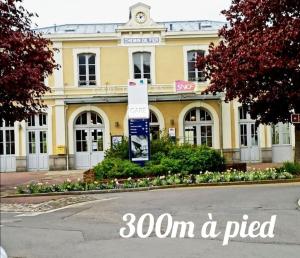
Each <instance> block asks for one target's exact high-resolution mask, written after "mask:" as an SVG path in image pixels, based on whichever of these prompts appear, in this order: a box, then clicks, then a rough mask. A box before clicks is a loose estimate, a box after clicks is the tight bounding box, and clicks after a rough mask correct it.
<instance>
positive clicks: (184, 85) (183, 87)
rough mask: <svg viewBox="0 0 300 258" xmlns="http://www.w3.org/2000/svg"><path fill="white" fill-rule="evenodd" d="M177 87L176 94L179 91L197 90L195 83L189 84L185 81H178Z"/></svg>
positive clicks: (176, 82)
mask: <svg viewBox="0 0 300 258" xmlns="http://www.w3.org/2000/svg"><path fill="white" fill-rule="evenodd" d="M175 85H176V92H178V91H194V90H195V87H196V85H195V83H193V82H187V81H183V80H176V81H175Z"/></svg>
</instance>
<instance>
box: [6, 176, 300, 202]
mask: <svg viewBox="0 0 300 258" xmlns="http://www.w3.org/2000/svg"><path fill="white" fill-rule="evenodd" d="M298 182H300V177H297V178H293V179H276V180H262V181H236V182H220V183H201V184H179V185H165V186H150V187H139V188H126V189H108V190H87V191H70V192H52V193H35V194H11V195H6V196H1V198H17V197H35V196H57V195H84V194H106V193H125V192H144V191H151V190H160V189H172V188H184V187H207V186H232V185H263V184H284V183H298ZM298 204H299V206H300V199H299V200H298Z"/></svg>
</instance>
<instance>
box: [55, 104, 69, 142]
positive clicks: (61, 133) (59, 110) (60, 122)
mask: <svg viewBox="0 0 300 258" xmlns="http://www.w3.org/2000/svg"><path fill="white" fill-rule="evenodd" d="M55 118H56V119H55V121H56V128H55V132H56V146H58V145H63V146H66V126H65V119H66V117H65V104H64V101H63V100H55Z"/></svg>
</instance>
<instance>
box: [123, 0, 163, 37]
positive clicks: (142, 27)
mask: <svg viewBox="0 0 300 258" xmlns="http://www.w3.org/2000/svg"><path fill="white" fill-rule="evenodd" d="M150 9H151V7H150V6H149V5H146V4H144V3H137V4H135V5H133V6H131V7H130V8H129V21H128V22H127V23H126V24H125V25H123V26H119V28H118V29H117V31H120V32H125V31H165V30H166V29H165V27H164V26H163V25H160V24H157V23H156V22H154V21H153V20H152V19H151V16H150Z"/></svg>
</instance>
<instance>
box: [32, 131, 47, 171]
mask: <svg viewBox="0 0 300 258" xmlns="http://www.w3.org/2000/svg"><path fill="white" fill-rule="evenodd" d="M47 149H48V146H47V130H28V131H27V153H28V155H27V169H28V170H34V171H39V170H48V169H49V156H48V150H47Z"/></svg>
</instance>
